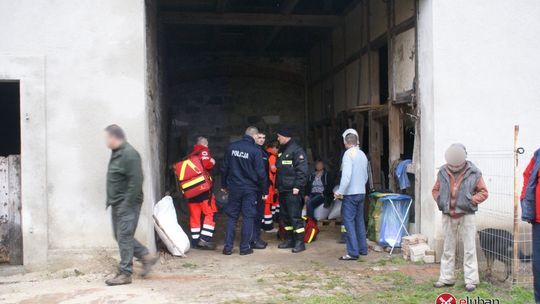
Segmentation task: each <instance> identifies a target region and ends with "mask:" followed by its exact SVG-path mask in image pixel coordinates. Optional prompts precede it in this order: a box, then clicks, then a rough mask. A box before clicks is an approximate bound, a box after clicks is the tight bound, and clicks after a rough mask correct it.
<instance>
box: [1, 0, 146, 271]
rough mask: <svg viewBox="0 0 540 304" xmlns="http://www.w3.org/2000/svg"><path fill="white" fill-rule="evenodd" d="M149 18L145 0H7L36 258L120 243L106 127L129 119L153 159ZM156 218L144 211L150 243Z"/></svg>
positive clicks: (30, 247)
mask: <svg viewBox="0 0 540 304" xmlns="http://www.w3.org/2000/svg"><path fill="white" fill-rule="evenodd" d="M144 22H145V8H144V1H142V0H136V1H134V0H114V1H111V0H100V1H96V0H81V1H70V0H60V1H53V2H51V1H45V0H32V1H29V0H25V1H2V2H0V41H1V43H0V58H3V60H2V61H1V62H2V66H1V70H2V71H1V72H2V73H0V78H3V77H20V79H21V88H22V90H23V91H24V92H23V94H26V95H23V94H21V95H22V97H21V99H22V100H21V102H22V109H21V111H22V115H21V117H22V118H23V121H22V122H21V123H22V124H23V135H22V141H23V144H22V167H23V169H22V176H23V182H22V183H23V187H22V192H23V193H24V194H23V201H22V206H23V233H24V235H23V239H24V240H25V244H24V246H25V248H24V251H25V260H24V262H25V264H26V265H27V266H36V265H43V264H44V262H45V261H47V259H50V258H51V257H52V256H54V255H55V253H58V255H60V256H61V255H62V253H63V252H65V251H80V250H83V249H89V248H98V247H107V248H114V247H115V243H114V241H113V238H112V234H111V228H110V219H109V215H108V212H107V211H106V210H105V172H106V167H107V161H108V158H109V155H110V152H109V151H107V149H106V148H105V147H104V145H103V132H102V130H103V128H104V127H105V126H106V125H108V124H110V123H118V124H119V125H121V126H123V127H124V128H125V130H126V132H127V135H128V139H129V140H130V142H131V143H132V144H133V145H134V146H135V147H136V148H137V149H138V150H139V151H140V152H141V155H142V157H143V159H145V160H147V159H148V156H149V144H148V141H147V140H146V139H147V136H146V132H147V129H148V128H147V127H148V120H147V115H146V114H147V108H146V102H147V101H146V98H145V96H146V91H145V23H144ZM13 56H17V57H18V58H15V57H13ZM21 58H23V59H21ZM28 58H36V59H35V60H32V59H28ZM6 62H7V63H8V64H6ZM30 66H34V67H35V71H36V73H33V72H31V71H32V69H31V68H30ZM21 71H22V72H21ZM25 71H28V72H25ZM40 73H42V74H41V76H40ZM25 79H30V80H28V81H26V80H25ZM32 79H37V80H38V81H33V80H32ZM32 105H33V106H35V108H31V106H32ZM40 109H43V111H42V112H40V111H41V110H40ZM36 111H37V114H36V115H34V112H36ZM27 113H28V115H27ZM25 116H27V117H29V120H25ZM36 145H37V148H36V149H35V150H34V149H33V147H35V146H36ZM40 151H42V153H39V154H38V155H35V154H36V153H37V152H40ZM144 168H145V169H146V173H147V176H146V181H145V192H146V193H152V191H151V189H152V187H151V178H150V176H148V171H147V170H148V169H149V165H148V164H147V163H145V164H144ZM25 178H26V179H31V180H32V182H30V181H29V180H26V181H25ZM42 184H43V185H44V188H41V185H42ZM149 203H151V199H150V197H148V196H147V198H146V201H145V204H149ZM143 218H144V215H143ZM148 227H149V226H148V224H147V222H145V220H142V221H141V228H142V229H139V231H138V236H139V237H140V238H141V239H142V241H144V242H145V243H146V242H147V241H148V240H150V239H151V235H153V234H152V233H149V232H150V231H148ZM48 254H49V255H48Z"/></svg>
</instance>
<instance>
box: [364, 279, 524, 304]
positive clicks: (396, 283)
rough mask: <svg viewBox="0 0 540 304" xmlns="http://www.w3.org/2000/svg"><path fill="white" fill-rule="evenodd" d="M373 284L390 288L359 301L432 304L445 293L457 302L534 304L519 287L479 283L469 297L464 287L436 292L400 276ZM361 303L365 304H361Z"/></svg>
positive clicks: (429, 286)
mask: <svg viewBox="0 0 540 304" xmlns="http://www.w3.org/2000/svg"><path fill="white" fill-rule="evenodd" d="M373 279H375V280H382V281H385V282H389V283H390V284H389V287H388V288H385V289H384V290H382V291H381V292H378V293H372V294H369V295H367V297H362V301H365V303H370V302H371V303H411V304H416V303H433V302H434V301H435V299H436V298H437V296H439V295H440V294H442V293H445V292H448V293H451V294H453V295H454V296H455V297H456V298H457V299H458V300H459V299H465V298H466V297H467V296H468V297H469V298H470V299H476V298H477V297H480V298H482V299H499V300H500V301H501V303H521V304H525V303H534V296H533V294H532V291H530V290H526V289H523V288H521V287H513V288H510V289H508V288H504V287H499V286H495V285H492V284H491V283H488V282H482V283H480V284H479V286H478V287H477V289H476V290H475V291H473V292H472V293H468V292H467V291H465V286H464V285H463V284H458V285H456V286H454V287H449V288H446V289H436V288H434V287H433V286H432V283H430V282H428V283H417V282H416V281H415V280H414V279H413V278H412V277H410V276H408V275H406V274H403V273H400V272H392V273H384V274H382V273H381V274H379V275H377V276H374V277H373ZM361 303H364V302H361Z"/></svg>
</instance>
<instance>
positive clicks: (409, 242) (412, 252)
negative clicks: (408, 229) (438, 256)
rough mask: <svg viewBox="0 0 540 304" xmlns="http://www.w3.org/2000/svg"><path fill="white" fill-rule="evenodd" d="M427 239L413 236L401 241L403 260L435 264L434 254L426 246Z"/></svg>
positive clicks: (416, 235)
mask: <svg viewBox="0 0 540 304" xmlns="http://www.w3.org/2000/svg"><path fill="white" fill-rule="evenodd" d="M427 242H428V238H427V237H426V236H425V235H422V234H413V235H409V236H405V237H403V238H402V239H401V249H402V252H403V258H404V259H405V260H410V261H412V262H421V261H423V262H424V263H435V252H434V251H433V250H431V248H430V247H429V245H428V244H427Z"/></svg>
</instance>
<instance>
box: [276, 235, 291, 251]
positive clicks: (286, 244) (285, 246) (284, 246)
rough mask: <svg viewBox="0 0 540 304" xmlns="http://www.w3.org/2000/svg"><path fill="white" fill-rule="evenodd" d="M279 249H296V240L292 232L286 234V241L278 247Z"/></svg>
mask: <svg viewBox="0 0 540 304" xmlns="http://www.w3.org/2000/svg"><path fill="white" fill-rule="evenodd" d="M278 248H279V249H288V248H294V240H293V233H292V231H287V232H285V240H284V241H283V242H281V244H279V245H278Z"/></svg>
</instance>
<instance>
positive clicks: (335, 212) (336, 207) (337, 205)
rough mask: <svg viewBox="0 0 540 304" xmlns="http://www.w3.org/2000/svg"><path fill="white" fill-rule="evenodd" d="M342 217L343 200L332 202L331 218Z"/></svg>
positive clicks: (329, 215) (329, 216)
mask: <svg viewBox="0 0 540 304" xmlns="http://www.w3.org/2000/svg"><path fill="white" fill-rule="evenodd" d="M340 217H341V200H335V201H334V202H333V203H332V207H331V209H330V214H328V219H329V220H335V219H337V218H340Z"/></svg>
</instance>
